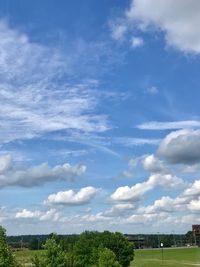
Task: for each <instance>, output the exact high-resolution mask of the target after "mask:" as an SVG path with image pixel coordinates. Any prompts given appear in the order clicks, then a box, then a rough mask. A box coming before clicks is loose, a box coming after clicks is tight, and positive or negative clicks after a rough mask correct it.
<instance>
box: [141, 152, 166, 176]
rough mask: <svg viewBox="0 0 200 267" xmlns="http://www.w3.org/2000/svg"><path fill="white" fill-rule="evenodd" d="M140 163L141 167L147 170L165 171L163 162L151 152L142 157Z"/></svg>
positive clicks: (154, 171)
mask: <svg viewBox="0 0 200 267" xmlns="http://www.w3.org/2000/svg"><path fill="white" fill-rule="evenodd" d="M142 165H143V168H144V169H145V170H146V171H149V172H153V173H160V172H163V171H165V167H164V165H163V162H162V161H161V160H159V159H157V158H156V157H155V156H154V155H153V154H151V155H147V156H146V157H144V159H143V160H142Z"/></svg>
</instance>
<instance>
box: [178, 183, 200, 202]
mask: <svg viewBox="0 0 200 267" xmlns="http://www.w3.org/2000/svg"><path fill="white" fill-rule="evenodd" d="M195 196H200V180H196V181H194V183H193V184H192V185H191V186H190V187H188V188H187V189H186V190H185V191H184V192H183V194H182V197H186V198H188V197H195Z"/></svg>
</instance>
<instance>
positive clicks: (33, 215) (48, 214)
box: [15, 209, 60, 221]
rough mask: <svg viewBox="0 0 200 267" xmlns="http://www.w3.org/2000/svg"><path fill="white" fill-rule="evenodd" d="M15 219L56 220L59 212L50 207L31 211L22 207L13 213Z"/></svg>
mask: <svg viewBox="0 0 200 267" xmlns="http://www.w3.org/2000/svg"><path fill="white" fill-rule="evenodd" d="M15 218H16V219H29V220H39V221H49V220H50V221H58V220H59V218H60V213H59V212H57V211H56V210H55V209H50V210H48V211H38V210H35V211H31V210H27V209H23V210H21V211H18V212H17V213H16V214H15Z"/></svg>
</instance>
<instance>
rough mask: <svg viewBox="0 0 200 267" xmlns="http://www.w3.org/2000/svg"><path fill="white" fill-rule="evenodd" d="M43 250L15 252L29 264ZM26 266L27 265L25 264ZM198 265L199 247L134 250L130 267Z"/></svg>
mask: <svg viewBox="0 0 200 267" xmlns="http://www.w3.org/2000/svg"><path fill="white" fill-rule="evenodd" d="M43 253H44V251H43V250H39V251H34V250H22V251H17V252H15V253H14V254H15V256H16V258H17V260H18V261H19V262H20V263H22V264H29V263H30V262H31V258H32V257H34V255H35V254H37V255H38V256H42V254H43ZM27 266H28V265H27ZM184 266H185V267H194V266H199V267H200V248H184V249H164V250H163V261H162V253H161V250H157V249H151V250H135V260H134V262H133V263H132V264H131V267H184Z"/></svg>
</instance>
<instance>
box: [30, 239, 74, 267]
mask: <svg viewBox="0 0 200 267" xmlns="http://www.w3.org/2000/svg"><path fill="white" fill-rule="evenodd" d="M44 249H45V250H44V251H45V253H44V256H43V257H42V258H41V259H39V258H38V257H35V258H34V259H33V260H32V263H33V266H34V267H43V266H44V267H69V264H68V258H67V255H66V254H65V252H64V251H63V250H62V248H61V246H60V244H59V243H58V239H57V236H56V235H52V236H51V238H49V239H47V241H46V243H45V245H44Z"/></svg>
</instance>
